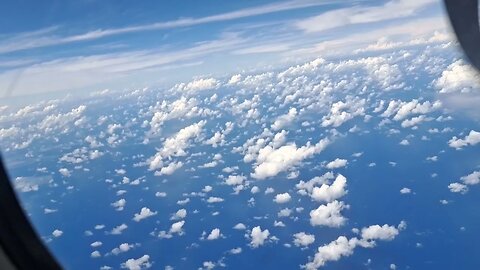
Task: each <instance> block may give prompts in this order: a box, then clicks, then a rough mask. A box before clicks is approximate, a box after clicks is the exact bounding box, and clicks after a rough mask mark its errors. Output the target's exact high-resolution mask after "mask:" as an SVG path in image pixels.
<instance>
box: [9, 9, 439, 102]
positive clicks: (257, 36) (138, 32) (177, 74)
mask: <svg viewBox="0 0 480 270" xmlns="http://www.w3.org/2000/svg"><path fill="white" fill-rule="evenodd" d="M442 12H443V11H442V8H441V6H440V1H435V0H422V1H411V0H401V1H309V0H298V1H297V0H293V1H238V2H237V1H235V2H232V1H201V2H200V1H182V2H179V1H169V2H163V1H141V2H139V3H133V2H131V1H101V2H96V1H65V2H57V1H51V2H48V3H47V2H41V3H39V2H38V1H9V2H8V3H6V4H5V5H4V7H3V8H2V10H1V11H0V17H1V19H0V36H1V37H2V38H1V41H0V88H1V89H10V90H2V91H3V94H2V96H5V95H11V94H9V92H12V93H13V96H15V95H25V94H27V95H31V94H36V93H43V92H51V91H65V90H67V91H68V90H69V91H78V90H81V91H84V92H91V91H97V90H100V89H104V88H113V89H122V88H134V87H147V86H150V87H152V86H158V85H169V84H172V83H174V82H177V81H179V80H185V79H190V78H192V77H194V76H207V75H219V76H222V75H226V74H228V73H231V72H239V71H245V70H246V71H255V70H262V69H266V68H271V67H272V66H286V65H287V64H291V63H296V62H299V61H304V60H306V59H311V58H316V57H318V56H322V57H328V56H329V55H338V54H341V53H342V52H349V51H350V50H351V48H353V47H358V46H360V44H368V43H372V42H374V41H376V40H378V39H379V38H382V37H383V38H384V37H389V38H391V39H394V40H395V39H403V40H405V39H412V38H415V37H420V36H423V35H425V34H426V33H428V34H430V33H431V32H432V31H433V30H445V23H444V20H443V17H442V16H443V13H442ZM409 25H410V26H411V25H415V30H414V31H411V29H412V27H409ZM13 82H15V83H13ZM12 84H13V86H12ZM6 92H7V93H6Z"/></svg>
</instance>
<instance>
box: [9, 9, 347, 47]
mask: <svg viewBox="0 0 480 270" xmlns="http://www.w3.org/2000/svg"><path fill="white" fill-rule="evenodd" d="M332 3H339V1H336V2H333V1H321V2H320V1H313V0H293V1H286V2H280V3H274V4H267V5H263V6H258V7H253V8H245V9H240V10H236V11H231V12H226V13H222V14H216V15H211V16H206V17H200V18H182V19H177V20H172V21H165V22H156V23H151V24H144V25H138V26H127V27H121V28H110V29H97V30H93V31H89V32H86V33H82V34H78V35H72V36H64V37H61V36H56V35H55V34H54V33H52V32H53V30H56V29H58V28H57V27H49V28H46V29H41V30H38V31H34V32H31V33H24V34H22V35H20V36H15V37H12V38H10V39H6V40H4V41H3V42H0V53H2V54H5V53H9V52H15V51H20V50H26V49H33V48H40V47H47V46H55V45H61V44H67V43H73V42H81V41H88V40H95V39H99V38H104V37H108V36H114V35H121V34H128V33H135V32H143V31H153V30H165V29H173V28H181V27H189V26H195V25H201V24H207V23H215V22H223V21H231V20H236V19H242V18H247V17H252V16H259V15H265V14H270V13H277V12H282V11H288V10H295V9H302V8H308V7H315V6H321V5H327V4H332Z"/></svg>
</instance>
